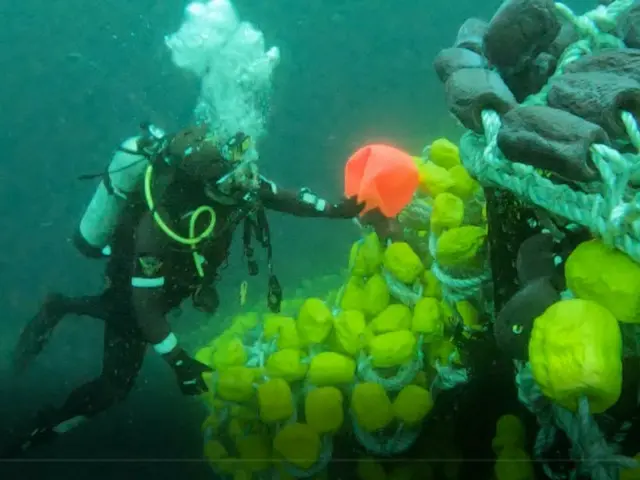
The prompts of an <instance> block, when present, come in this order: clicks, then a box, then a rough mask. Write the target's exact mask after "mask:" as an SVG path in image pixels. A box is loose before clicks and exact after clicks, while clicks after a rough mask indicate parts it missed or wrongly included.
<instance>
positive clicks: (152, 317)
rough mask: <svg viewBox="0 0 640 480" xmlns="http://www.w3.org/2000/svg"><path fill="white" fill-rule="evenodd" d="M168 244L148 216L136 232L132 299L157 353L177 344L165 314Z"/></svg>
mask: <svg viewBox="0 0 640 480" xmlns="http://www.w3.org/2000/svg"><path fill="white" fill-rule="evenodd" d="M167 244H168V238H167V237H166V235H165V234H164V233H163V232H162V231H161V230H160V228H159V227H158V226H157V225H156V223H155V221H154V220H153V217H152V216H151V214H150V213H149V214H146V215H145V216H144V217H143V218H142V220H141V221H140V223H139V225H138V227H137V229H136V232H135V248H134V253H133V258H132V261H133V265H132V270H131V271H132V274H131V300H132V304H133V309H134V312H135V316H136V319H137V322H138V327H139V328H140V331H141V332H142V335H143V338H144V339H145V340H146V341H147V342H149V343H150V344H152V345H153V346H154V348H156V350H157V351H158V353H169V352H170V351H171V350H172V349H173V348H174V347H175V344H176V343H177V341H176V340H175V336H173V334H172V333H171V327H170V325H169V322H168V321H167V318H166V311H165V310H166V309H165V303H166V302H165V301H164V300H165V291H166V290H165V282H166V281H167V279H166V273H167V270H168V264H167V262H168V261H169V258H168V256H167V251H168V250H167V246H168V245H167ZM163 346H164V348H163ZM165 350H166V351H165Z"/></svg>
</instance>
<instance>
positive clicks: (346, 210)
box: [331, 198, 364, 218]
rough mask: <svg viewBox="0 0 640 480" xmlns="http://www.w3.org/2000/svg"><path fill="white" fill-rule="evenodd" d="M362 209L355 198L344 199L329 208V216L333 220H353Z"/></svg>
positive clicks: (362, 206) (361, 205)
mask: <svg viewBox="0 0 640 480" xmlns="http://www.w3.org/2000/svg"><path fill="white" fill-rule="evenodd" d="M363 208H364V205H363V204H359V203H358V202H357V200H356V199H355V198H345V199H344V200H342V201H341V202H339V203H336V204H335V205H333V208H331V216H332V217H334V218H354V217H356V216H358V214H359V213H360V212H361V211H362V209H363Z"/></svg>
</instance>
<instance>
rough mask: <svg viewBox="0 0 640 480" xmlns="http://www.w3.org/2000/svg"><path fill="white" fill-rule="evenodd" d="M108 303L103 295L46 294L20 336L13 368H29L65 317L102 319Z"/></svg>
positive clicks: (104, 317)
mask: <svg viewBox="0 0 640 480" xmlns="http://www.w3.org/2000/svg"><path fill="white" fill-rule="evenodd" d="M107 303H108V302H105V294H104V293H103V294H102V295H94V296H86V297H67V296H65V295H61V294H58V293H55V294H49V295H47V297H46V298H45V300H44V302H43V303H42V306H41V307H40V310H39V311H38V313H37V314H36V315H35V316H34V317H33V318H32V319H31V320H30V321H29V323H27V325H26V326H25V327H24V329H23V330H22V332H21V333H20V338H19V339H18V344H17V345H16V348H15V351H14V355H13V362H14V367H15V369H16V370H17V371H22V370H24V369H25V368H27V367H28V366H29V364H30V363H31V362H32V361H33V360H34V359H35V358H36V357H37V356H38V354H39V353H40V352H41V351H42V349H43V348H44V347H45V345H46V344H47V341H48V340H49V337H50V336H51V333H52V332H53V330H54V329H55V327H56V326H57V325H58V323H60V321H61V320H62V319H63V318H64V317H65V316H66V315H69V314H74V315H87V316H90V317H95V318H100V319H102V320H105V319H106V316H107V315H108V305H107Z"/></svg>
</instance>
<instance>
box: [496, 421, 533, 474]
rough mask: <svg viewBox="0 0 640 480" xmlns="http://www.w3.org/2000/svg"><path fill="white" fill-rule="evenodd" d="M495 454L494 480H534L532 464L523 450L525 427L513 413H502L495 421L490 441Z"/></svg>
mask: <svg viewBox="0 0 640 480" xmlns="http://www.w3.org/2000/svg"><path fill="white" fill-rule="evenodd" d="M492 447H493V452H494V453H495V455H496V463H495V466H494V476H495V479H496V480H534V479H535V475H534V472H533V464H532V462H531V458H530V457H529V455H528V454H527V453H526V450H525V429H524V425H523V424H522V421H521V420H520V419H519V418H518V417H516V416H515V415H503V416H502V417H500V418H499V419H498V421H497V422H496V433H495V436H494V437H493V442H492Z"/></svg>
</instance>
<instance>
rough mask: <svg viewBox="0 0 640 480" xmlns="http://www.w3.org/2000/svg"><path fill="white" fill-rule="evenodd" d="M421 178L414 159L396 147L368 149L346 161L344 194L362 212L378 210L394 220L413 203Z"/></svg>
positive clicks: (374, 146) (385, 146)
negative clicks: (361, 208)
mask: <svg viewBox="0 0 640 480" xmlns="http://www.w3.org/2000/svg"><path fill="white" fill-rule="evenodd" d="M419 181H420V174H419V173H418V167H417V166H416V164H415V162H414V160H413V158H412V157H411V155H409V154H408V153H406V152H403V151H402V150H399V149H397V148H395V147H392V146H389V145H382V144H372V145H366V146H364V147H362V148H360V149H359V150H358V151H357V152H356V153H354V154H353V155H352V156H351V158H349V160H348V161H347V164H346V166H345V172H344V192H345V196H346V197H347V198H352V197H356V199H357V201H358V203H364V204H365V207H364V209H363V210H362V211H361V212H360V215H364V214H365V213H366V212H368V211H370V210H373V209H375V208H377V209H378V210H380V211H381V212H382V214H383V215H384V216H385V217H389V218H392V217H395V216H396V215H398V214H399V213H400V212H401V211H402V209H403V208H404V207H406V206H407V205H408V204H409V203H410V202H411V200H412V199H413V194H414V193H415V191H416V189H417V188H418V183H419Z"/></svg>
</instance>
